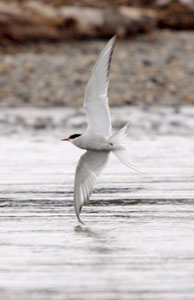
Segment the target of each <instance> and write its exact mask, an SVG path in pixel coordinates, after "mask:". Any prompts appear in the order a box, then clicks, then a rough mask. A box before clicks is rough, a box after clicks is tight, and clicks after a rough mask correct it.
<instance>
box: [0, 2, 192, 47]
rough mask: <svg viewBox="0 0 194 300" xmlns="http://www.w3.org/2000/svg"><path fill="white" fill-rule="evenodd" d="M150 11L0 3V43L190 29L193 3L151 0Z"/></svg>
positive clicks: (134, 8) (123, 35) (118, 7)
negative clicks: (162, 29)
mask: <svg viewBox="0 0 194 300" xmlns="http://www.w3.org/2000/svg"><path fill="white" fill-rule="evenodd" d="M150 1H151V0H150ZM115 3H116V2H115ZM121 3H126V4H127V3H128V1H123V2H122V1H120V4H121ZM151 4H152V5H151ZM150 7H151V8H149V9H148V8H145V7H141V8H137V7H129V6H126V5H117V6H115V7H113V6H107V5H105V7H88V6H87V7H86V6H72V5H71V6H52V5H49V4H46V3H43V2H41V1H31V0H28V1H21V2H20V1H19V2H8V3H7V2H6V1H4V2H2V1H1V2H0V43H3V41H5V40H14V41H17V42H27V41H33V40H63V39H71V38H73V39H79V38H100V37H110V36H112V35H114V34H117V35H118V36H120V37H127V36H132V35H135V34H137V33H141V32H150V31H152V30H154V29H155V28H156V27H163V28H164V27H168V28H173V29H193V28H194V0H179V1H178V0H153V1H152V3H150Z"/></svg>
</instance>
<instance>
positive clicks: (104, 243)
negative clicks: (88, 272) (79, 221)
mask: <svg viewBox="0 0 194 300" xmlns="http://www.w3.org/2000/svg"><path fill="white" fill-rule="evenodd" d="M74 231H75V232H76V233H78V234H80V235H82V236H83V237H87V238H91V239H93V241H92V243H90V244H89V246H88V250H89V251H92V252H97V253H101V254H102V253H110V252H112V251H113V250H112V247H111V246H110V243H109V238H108V235H107V233H106V234H105V231H104V230H102V229H99V228H92V229H91V228H90V227H89V226H82V225H77V226H75V228H74Z"/></svg>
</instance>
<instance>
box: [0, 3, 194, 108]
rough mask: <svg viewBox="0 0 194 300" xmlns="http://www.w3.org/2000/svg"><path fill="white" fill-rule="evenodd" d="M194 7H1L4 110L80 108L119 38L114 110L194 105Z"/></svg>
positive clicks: (112, 87)
mask: <svg viewBox="0 0 194 300" xmlns="http://www.w3.org/2000/svg"><path fill="white" fill-rule="evenodd" d="M193 29H194V1H193V0H172V1H170V0H169V1H168V0H142V1H141V0H131V1H129V0H112V1H111V0H105V1H103V0H69V1H68V0H39V1H33V0H18V1H16V0H15V1H12V0H6V1H4V0H1V1H0V107H16V106H44V107H48V106H64V105H65V106H80V105H81V104H82V102H83V96H84V88H85V85H86V83H87V80H88V79H89V76H90V72H91V69H92V66H93V64H94V62H95V61H96V59H97V56H98V54H99V52H100V51H101V49H102V48H103V47H104V45H105V42H106V40H107V39H109V38H111V37H112V36H113V35H115V34H116V35H117V36H118V42H117V46H116V49H115V53H114V57H113V62H112V72H111V82H110V94H109V95H110V97H109V98H110V104H111V105H124V104H126V105H146V106H147V105H152V104H155V105H161V104H167V105H172V106H176V107H177V106H179V105H182V104H186V105H187V104H193V103H194V84H193V76H194V33H193Z"/></svg>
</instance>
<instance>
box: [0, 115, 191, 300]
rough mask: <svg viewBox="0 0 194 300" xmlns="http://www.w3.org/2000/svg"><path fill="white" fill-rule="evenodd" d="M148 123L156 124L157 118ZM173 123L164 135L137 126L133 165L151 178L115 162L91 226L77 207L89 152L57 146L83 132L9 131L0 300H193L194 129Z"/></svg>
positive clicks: (3, 154) (2, 172) (4, 150)
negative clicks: (78, 181) (78, 180)
mask: <svg viewBox="0 0 194 300" xmlns="http://www.w3.org/2000/svg"><path fill="white" fill-rule="evenodd" d="M186 111H187V109H186ZM34 112H36V111H34ZM39 113H40V112H39V110H37V115H38V114H39ZM160 113H161V112H160ZM50 114H51V115H52V111H50ZM55 114H56V112H55V113H53V116H55ZM141 114H142V111H141ZM145 114H147V116H150V120H153V119H154V120H155V121H156V120H158V119H157V118H158V116H159V112H155V113H153V112H152V114H151V113H150V112H145ZM192 114H193V112H192V111H191V116H192ZM4 115H5V112H4ZM4 115H3V113H2V114H1V119H2V120H3V116H4ZM13 115H14V113H13V114H12V117H13ZM70 115H72V112H71V113H70ZM118 115H119V116H120V111H119V109H118V110H115V111H113V120H114V118H115V120H116V119H117V116H118ZM123 115H124V116H125V114H123ZM187 115H188V112H187ZM9 116H10V115H9ZM31 116H32V115H31ZM164 116H165V117H166V119H169V118H172V114H171V117H170V116H169V115H168V114H167V115H163V117H162V118H164ZM174 116H175V117H176V121H177V122H178V124H180V126H179V125H177V124H176V125H172V124H171V127H170V125H169V126H167V130H163V131H162V132H158V131H157V130H156V129H155V127H154V126H152V127H150V126H147V127H146V124H147V123H145V122H144V123H143V122H142V124H141V125H142V128H140V127H135V125H133V126H134V127H133V129H134V130H131V131H130V132H129V137H128V140H127V147H128V150H129V156H130V157H131V162H132V163H133V164H135V165H136V166H137V167H138V168H140V169H141V170H142V171H144V173H145V174H143V175H140V174H139V173H136V172H134V171H132V170H130V169H128V168H127V167H125V166H122V165H121V164H120V162H118V161H117V160H116V159H115V158H114V157H111V159H110V161H109V163H108V165H107V167H106V169H105V170H104V172H103V174H102V176H101V177H100V178H99V181H98V184H97V186H96V189H95V191H94V193H93V195H92V197H91V201H90V203H89V204H88V205H87V206H85V207H84V208H83V212H82V219H83V220H84V221H85V223H86V226H82V225H79V224H78V222H77V220H76V217H75V213H74V208H73V203H72V199H73V194H72V190H73V180H74V171H75V167H76V164H77V161H78V159H79V157H80V155H81V153H82V151H81V150H79V149H76V148H75V147H74V146H73V145H71V144H68V143H62V142H60V138H63V137H65V136H64V134H66V133H67V132H77V128H76V126H77V125H76V124H74V125H72V126H69V127H68V128H66V130H64V127H63V125H62V126H61V127H60V126H56V127H54V126H51V127H50V128H49V127H48V128H47V127H46V128H45V129H41V128H39V130H37V128H35V129H33V128H31V127H30V126H27V127H25V126H24V127H23V129H21V126H20V127H19V129H18V127H17V126H16V127H15V129H14V130H13V123H12V127H9V126H8V127H7V129H6V134H3V133H2V134H1V137H0V144H1V147H0V236H1V238H0V299H4V300H9V299H14V300H15V299H20V300H26V299H36V300H39V299H52V300H58V299H61V300H62V299H68V300H69V299H70V300H71V299H72V300H74V299H78V300H82V299H83V300H85V299H95V300H98V299H103V300H110V299H111V300H118V299H120V300H123V299H127V300H128V299H132V300H140V299H147V300H150V299H153V300H159V299H161V300H162V299H165V300H167V299H168V300H169V299H173V300H179V299H181V300H193V298H194V281H193V276H194V238H193V232H194V222H193V220H194V161H193V154H194V143H193V138H192V133H191V129H192V126H193V125H191V127H190V130H189V125H188V124H193V123H192V121H191V116H190V117H188V116H187V117H185V118H186V119H185V122H184V116H183V114H180V115H176V114H175V115H174ZM74 118H75V117H74V116H72V117H71V118H70V120H74ZM189 118H190V119H189ZM166 119H165V120H166ZM150 120H149V121H150ZM181 120H182V121H181ZM72 122H73V121H72ZM80 122H81V121H80ZM115 122H116V121H115ZM146 122H147V121H146ZM181 122H182V123H181ZM10 123H11V122H10ZM152 123H153V122H152ZM115 124H116V123H115ZM185 124H187V127H186V128H187V130H188V134H185V132H186V129H185ZM159 125H160V124H159ZM118 126H119V125H118ZM139 126H140V125H139ZM161 126H162V125H161ZM173 126H176V127H173ZM135 128H136V131H135ZM148 128H149V130H148ZM150 128H152V130H150ZM158 128H162V127H160V126H159V127H158ZM172 128H174V131H173V130H172ZM175 128H177V132H175ZM1 130H2V129H1ZM2 131H3V130H2ZM145 132H146V134H145ZM183 133H184V134H183Z"/></svg>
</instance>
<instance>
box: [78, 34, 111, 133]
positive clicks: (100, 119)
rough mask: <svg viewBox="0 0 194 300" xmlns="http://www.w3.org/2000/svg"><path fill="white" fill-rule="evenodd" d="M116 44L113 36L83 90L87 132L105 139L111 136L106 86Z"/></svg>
mask: <svg viewBox="0 0 194 300" xmlns="http://www.w3.org/2000/svg"><path fill="white" fill-rule="evenodd" d="M115 42H116V36H114V37H113V38H112V39H111V40H110V41H109V42H108V43H107V45H106V46H105V48H104V49H103V51H102V52H101V54H100V56H99V58H98V60H97V62H96V64H95V66H94V68H93V71H92V75H91V78H90V80H89V81H88V84H87V86H86V90H85V100H84V108H85V111H86V114H87V118H88V128H87V130H88V131H92V132H95V133H96V134H100V135H103V136H106V137H109V136H110V135H111V130H112V127H111V118H110V112H109V105H108V97H107V91H108V84H109V72H110V64H111V58H112V54H113V50H114V46H115Z"/></svg>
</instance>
